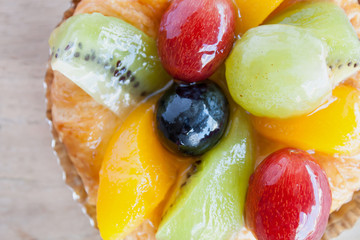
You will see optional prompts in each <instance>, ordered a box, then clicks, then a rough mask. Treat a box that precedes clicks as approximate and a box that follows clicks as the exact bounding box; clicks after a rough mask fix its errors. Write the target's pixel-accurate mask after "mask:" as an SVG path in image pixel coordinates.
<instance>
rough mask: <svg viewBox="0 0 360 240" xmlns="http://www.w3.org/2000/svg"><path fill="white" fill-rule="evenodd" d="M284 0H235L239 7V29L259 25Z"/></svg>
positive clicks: (243, 31)
mask: <svg viewBox="0 0 360 240" xmlns="http://www.w3.org/2000/svg"><path fill="white" fill-rule="evenodd" d="M283 1H284V0H234V2H235V4H236V5H237V7H238V12H239V15H240V17H239V18H238V26H237V28H238V31H239V32H240V33H245V32H246V31H247V30H249V29H250V28H253V27H257V26H259V25H260V24H261V23H262V22H263V21H264V20H265V19H266V18H267V16H269V15H270V13H271V12H272V11H274V10H275V9H276V8H277V7H278V6H279V5H280V4H281V3H282V2H283Z"/></svg>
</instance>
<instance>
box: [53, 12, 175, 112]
mask: <svg viewBox="0 0 360 240" xmlns="http://www.w3.org/2000/svg"><path fill="white" fill-rule="evenodd" d="M49 44H50V47H51V49H52V60H51V66H52V68H53V70H57V71H59V72H60V73H62V74H63V75H65V76H66V77H67V78H69V79H70V80H72V81H73V82H74V83H76V84H77V85H78V86H79V87H81V88H82V89H83V90H84V91H85V92H87V93H88V94H89V95H90V96H92V97H93V98H94V99H95V100H96V101H97V102H98V103H100V104H102V105H104V106H106V107H108V108H109V109H110V110H112V111H113V112H114V113H116V114H117V115H120V112H121V114H123V112H126V111H130V110H131V109H132V108H133V107H134V106H135V105H136V104H137V103H138V102H139V101H140V100H142V99H143V98H144V97H145V96H147V95H149V94H150V93H152V92H154V91H156V90H158V89H159V88H161V87H163V86H164V85H165V84H166V83H167V82H168V80H169V78H170V77H169V76H168V75H167V73H166V72H165V70H164V69H163V68H162V66H161V63H160V60H159V58H158V55H157V50H156V42H155V40H153V39H152V38H150V37H148V36H147V35H145V34H144V33H143V32H141V31H140V30H138V29H136V28H135V27H133V26H131V25H129V24H127V23H125V22H124V21H122V20H120V19H117V18H113V17H104V16H103V15H101V14H98V13H94V14H81V15H76V16H74V17H71V18H69V19H68V20H67V21H66V22H64V23H63V24H61V25H60V27H58V28H57V29H55V30H54V32H53V33H52V34H51V37H50V40H49Z"/></svg>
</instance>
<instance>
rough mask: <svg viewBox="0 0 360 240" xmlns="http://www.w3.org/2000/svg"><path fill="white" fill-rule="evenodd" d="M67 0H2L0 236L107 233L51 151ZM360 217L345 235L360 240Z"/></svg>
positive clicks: (80, 238)
mask: <svg viewBox="0 0 360 240" xmlns="http://www.w3.org/2000/svg"><path fill="white" fill-rule="evenodd" d="M68 4H69V3H68V1H67V0H50V1H49V0H0V153H1V155H0V239H1V240H17V239H21V240H99V239H100V237H99V235H98V232H97V231H96V230H94V229H93V228H92V227H91V226H90V223H89V220H88V219H87V217H86V216H85V215H84V214H83V213H82V212H81V208H80V206H79V205H78V204H77V203H76V202H75V201H73V199H72V193H71V191H70V190H69V189H68V188H67V187H66V185H65V184H64V182H63V180H62V171H61V168H60V167H59V166H58V164H57V162H56V158H55V157H54V155H53V153H52V150H51V136H50V131H49V126H48V124H47V122H46V120H45V103H44V89H43V77H44V74H45V69H46V62H47V58H48V46H47V39H48V36H49V34H50V33H51V31H52V29H53V28H54V27H55V26H56V24H57V23H58V22H59V21H60V19H61V16H62V13H63V12H64V11H65V10H66V9H67V8H68ZM359 230H360V223H358V224H357V226H355V229H353V230H351V231H347V232H345V233H344V234H342V235H341V236H340V237H339V238H338V240H342V239H346V240H357V239H360V231H359Z"/></svg>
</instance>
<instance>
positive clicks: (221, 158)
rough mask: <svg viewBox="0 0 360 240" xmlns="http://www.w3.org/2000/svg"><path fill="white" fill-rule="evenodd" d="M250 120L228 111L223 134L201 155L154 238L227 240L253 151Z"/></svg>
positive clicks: (238, 217)
mask: <svg viewBox="0 0 360 240" xmlns="http://www.w3.org/2000/svg"><path fill="white" fill-rule="evenodd" d="M253 147H254V145H253V142H252V132H251V126H250V122H249V120H248V116H247V114H246V113H245V112H244V110H242V109H241V108H238V109H235V111H233V112H232V118H231V122H230V126H229V129H228V132H227V134H226V135H225V136H224V137H223V139H222V140H221V142H219V144H218V145H216V146H215V147H214V148H213V149H211V150H210V151H209V152H207V153H206V154H205V155H204V156H203V161H202V163H201V164H200V165H199V166H198V171H197V172H196V173H195V174H194V175H193V176H191V177H190V179H189V180H188V183H187V184H186V185H185V186H184V188H183V190H182V193H181V195H180V196H179V197H178V198H177V200H176V201H175V203H174V205H173V206H172V207H171V208H170V209H169V210H168V212H167V214H166V215H165V217H164V218H163V220H162V222H161V224H160V227H159V230H158V232H157V234H156V239H158V240H169V239H171V240H195V239H196V240H228V239H230V237H231V236H232V235H233V234H234V233H236V232H237V231H239V230H240V229H241V226H242V224H243V208H244V201H245V194H246V189H247V185H248V178H249V176H250V174H251V173H252V171H253V166H254V165H253V164H254V160H255V159H254V154H253V150H254V149H253Z"/></svg>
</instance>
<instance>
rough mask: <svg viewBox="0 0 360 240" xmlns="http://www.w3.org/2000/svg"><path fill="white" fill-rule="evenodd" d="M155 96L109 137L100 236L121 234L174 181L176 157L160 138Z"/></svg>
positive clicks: (153, 207)
mask: <svg viewBox="0 0 360 240" xmlns="http://www.w3.org/2000/svg"><path fill="white" fill-rule="evenodd" d="M154 110H155V103H154V101H150V100H149V101H147V102H146V103H143V104H142V105H140V106H139V107H138V108H137V109H136V110H135V111H133V112H132V113H131V114H130V115H129V117H128V118H127V119H126V120H125V122H124V123H123V125H121V127H120V129H119V130H118V131H117V132H116V133H115V134H114V136H113V137H112V139H111V141H110V143H109V145H108V148H107V151H106V153H105V157H104V161H103V164H102V168H101V172H100V185H99V193H98V201H97V220H98V226H99V229H100V233H101V236H102V238H103V239H104V240H113V239H123V238H124V237H125V236H127V235H128V234H129V233H131V232H132V231H133V230H135V229H136V228H137V227H139V226H140V225H141V224H142V223H143V222H144V220H145V219H149V218H151V217H152V216H157V217H160V216H161V214H162V209H159V204H160V203H161V202H162V201H164V199H165V197H166V195H167V194H168V192H169V189H170V188H171V186H172V185H173V184H174V183H175V181H176V171H177V169H176V165H175V164H176V159H177V156H174V155H172V154H171V153H170V152H168V151H167V150H166V149H165V148H164V147H163V146H162V145H161V143H160V142H159V140H158V138H157V136H156V131H155V126H154Z"/></svg>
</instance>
